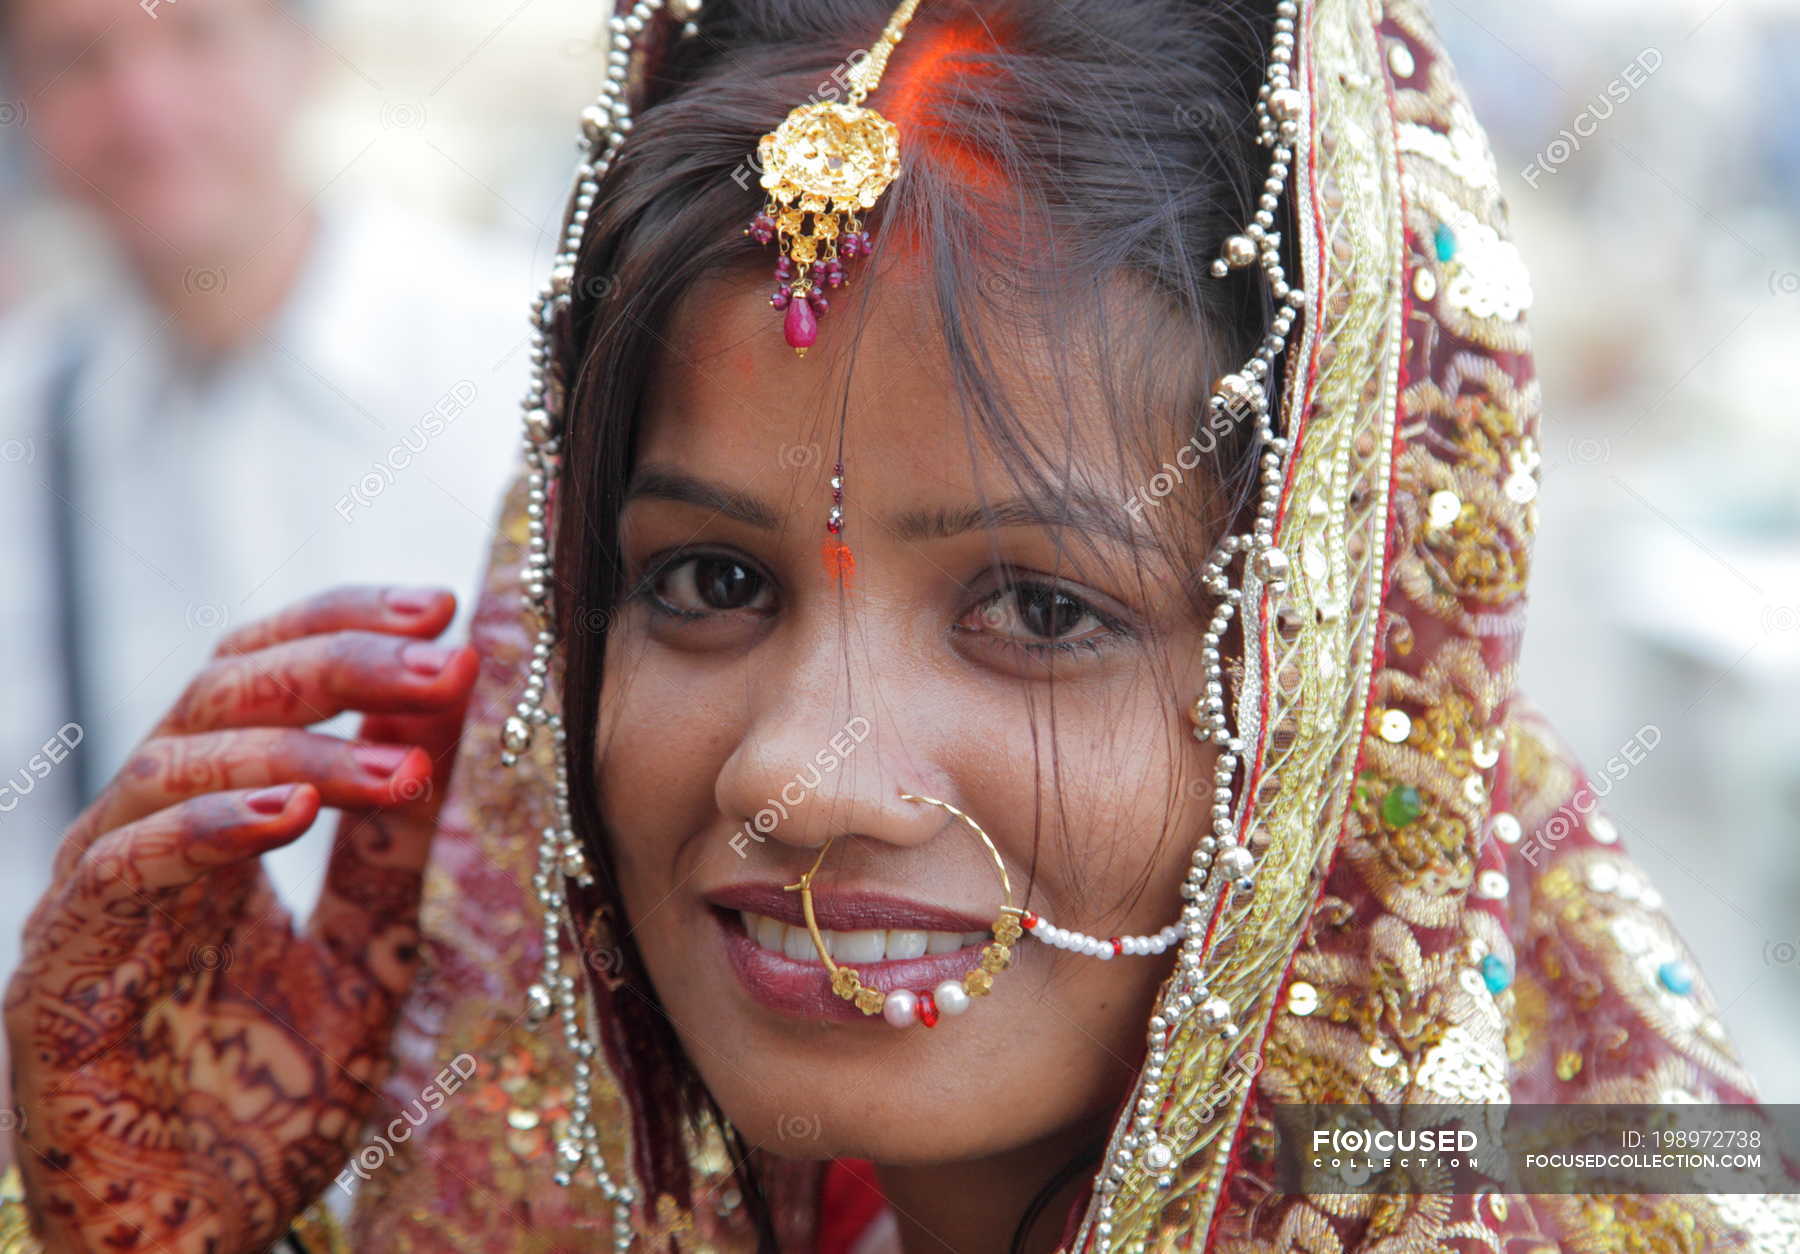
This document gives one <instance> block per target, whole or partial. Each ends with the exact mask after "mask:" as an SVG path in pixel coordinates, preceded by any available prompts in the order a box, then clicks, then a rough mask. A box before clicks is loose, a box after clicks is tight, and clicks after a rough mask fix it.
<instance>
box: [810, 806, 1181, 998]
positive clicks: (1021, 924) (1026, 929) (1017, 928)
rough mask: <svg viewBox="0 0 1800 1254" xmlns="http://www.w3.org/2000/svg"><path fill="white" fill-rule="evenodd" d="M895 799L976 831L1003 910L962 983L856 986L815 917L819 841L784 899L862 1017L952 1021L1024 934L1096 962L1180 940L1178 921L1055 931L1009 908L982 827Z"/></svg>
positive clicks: (835, 986) (955, 813) (1004, 882)
mask: <svg viewBox="0 0 1800 1254" xmlns="http://www.w3.org/2000/svg"><path fill="white" fill-rule="evenodd" d="M900 799H901V800H902V801H916V802H918V803H919V804H920V805H928V806H936V807H937V808H938V809H940V810H943V811H944V812H946V813H947V814H949V815H950V816H951V817H953V818H955V819H957V820H958V821H959V822H961V823H962V824H963V825H964V826H965V827H967V828H968V829H969V830H970V831H972V832H974V833H975V835H976V837H977V838H979V839H980V841H981V843H982V845H983V846H985V847H986V849H987V851H988V856H989V857H991V858H993V860H994V869H995V870H997V871H999V872H1000V893H1001V896H1002V898H1003V904H1002V905H1001V907H1000V914H999V917H998V918H996V919H995V920H994V924H993V927H992V928H991V929H990V930H991V931H992V933H993V937H994V939H993V941H992V942H991V943H989V944H988V945H986V946H984V947H983V949H982V951H981V958H980V960H979V961H978V963H977V964H976V965H975V966H974V967H971V968H970V969H969V970H968V971H967V972H965V973H964V974H963V977H962V979H960V980H944V981H943V982H942V983H940V984H939V985H938V986H937V987H936V988H933V989H904V988H902V989H895V990H894V991H893V992H891V993H884V992H882V991H881V990H880V989H878V988H870V987H869V986H868V985H867V984H865V983H863V979H862V975H861V973H860V972H858V971H857V970H856V969H855V968H853V967H845V966H839V965H838V964H837V962H835V961H834V960H833V959H832V956H831V947H830V946H829V945H828V944H827V943H826V941H825V935H824V933H823V932H822V931H821V930H820V929H819V920H818V916H817V914H816V913H815V912H814V909H813V888H812V885H813V879H814V878H815V877H816V876H817V875H818V873H819V868H820V867H821V866H823V865H824V863H825V855H826V854H827V853H829V852H831V846H832V845H833V844H834V843H835V842H836V839H837V838H836V837H835V836H834V837H833V838H832V839H831V840H828V841H826V842H825V843H824V845H822V846H821V847H820V848H819V856H818V857H816V858H814V859H813V864H812V865H811V866H810V867H808V868H807V869H806V872H805V874H803V875H801V877H800V878H799V879H798V880H796V881H795V882H794V883H792V884H789V885H787V886H786V888H787V891H788V892H790V893H794V892H797V893H799V894H800V913H801V916H802V917H803V918H804V919H805V920H806V932H807V935H809V936H811V937H812V943H813V948H814V949H816V950H817V951H818V954H819V961H820V962H822V963H824V964H825V970H826V973H827V974H828V975H829V976H830V977H831V991H832V992H834V993H836V994H837V995H838V996H839V997H842V998H843V999H844V1000H845V1001H847V1002H849V1003H850V1004H851V1005H853V1006H855V1007H856V1008H857V1009H858V1010H860V1011H862V1012H863V1013H864V1014H866V1015H875V1014H879V1015H880V1016H881V1017H882V1018H884V1019H886V1020H887V1021H888V1022H889V1023H891V1024H893V1025H894V1026H895V1027H897V1028H909V1027H911V1026H912V1025H913V1024H915V1023H923V1024H924V1025H925V1026H926V1027H928V1028H935V1027H936V1026H937V1025H938V1019H939V1017H940V1016H942V1015H959V1014H961V1013H962V1012H963V1011H965V1010H967V1009H968V1008H969V1006H970V1003H971V1000H972V999H973V998H976V997H985V996H987V994H988V993H989V992H990V991H991V990H992V989H993V987H994V977H995V976H996V975H998V974H999V973H1000V972H1002V971H1004V970H1006V968H1007V967H1009V966H1011V965H1012V958H1013V946H1014V945H1016V944H1017V943H1018V941H1019V939H1020V937H1022V936H1023V935H1025V934H1026V933H1030V934H1031V935H1032V936H1035V937H1037V938H1038V939H1039V940H1040V941H1043V942H1044V943H1045V944H1048V945H1052V946H1054V947H1056V948H1058V949H1066V950H1069V951H1070V952H1072V953H1077V954H1083V955H1086V956H1087V957H1090V958H1100V959H1108V958H1113V957H1117V956H1119V955H1122V954H1160V953H1162V952H1163V950H1165V949H1167V948H1168V947H1169V946H1170V945H1172V944H1174V943H1175V942H1176V941H1177V940H1179V939H1180V938H1181V937H1182V935H1183V934H1184V932H1183V929H1182V926H1181V925H1180V924H1179V923H1175V924H1171V925H1170V926H1168V927H1165V928H1164V929H1163V930H1162V931H1160V932H1158V933H1156V934H1155V935H1153V936H1113V937H1109V938H1107V939H1105V940H1100V939H1098V938H1096V937H1092V936H1088V935H1086V934H1084V933H1081V932H1075V931H1070V930H1068V929H1066V928H1059V927H1055V926H1053V925H1051V924H1050V923H1049V922H1047V921H1046V920H1045V919H1043V918H1041V917H1040V916H1038V915H1037V914H1034V913H1033V912H1032V911H1030V910H1021V909H1019V908H1018V907H1017V906H1015V905H1013V891H1012V877H1011V876H1009V875H1007V873H1006V862H1005V860H1004V859H1002V858H1001V857H1000V850H999V848H998V847H997V846H995V844H994V841H993V838H992V837H990V836H989V835H988V834H987V833H986V832H985V831H983V830H982V827H981V824H979V823H977V822H976V821H975V820H974V819H972V818H970V817H969V816H968V815H967V814H964V813H963V812H962V811H961V810H959V809H957V808H956V807H955V806H953V805H951V804H950V803H949V802H948V801H939V800H938V799H937V798H935V797H921V796H918V795H916V794H914V793H909V792H903V793H901V794H900Z"/></svg>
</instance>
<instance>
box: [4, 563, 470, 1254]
mask: <svg viewBox="0 0 1800 1254" xmlns="http://www.w3.org/2000/svg"><path fill="white" fill-rule="evenodd" d="M454 612H455V598H454V597H452V596H451V595H450V593H448V592H444V591H437V590H413V589H395V588H387V589H383V588H343V589H338V590H336V591H333V592H329V593H326V594H324V595H323V596H320V597H318V598H316V599H314V600H311V601H307V602H305V603H303V604H301V605H298V606H295V607H293V608H292V609H290V610H287V611H284V612H283V613H280V614H278V615H276V616H275V617H273V618H270V619H267V620H265V621H262V622H259V623H254V624H251V625H250V626H248V627H245V628H243V629H242V630H240V631H237V632H235V633H233V634H232V635H230V636H228V637H227V638H226V639H225V640H224V641H223V642H222V643H221V644H220V645H219V648H218V650H217V652H216V653H215V654H214V657H213V660H212V661H211V662H210V663H209V665H208V666H207V668H206V669H205V670H204V671H202V672H201V673H200V674H199V675H198V676H196V677H195V678H194V681H193V682H192V683H191V684H189V685H188V688H187V691H186V692H185V693H184V694H183V696H182V697H181V699H180V700H179V701H178V702H176V704H175V707H174V708H173V709H172V710H170V711H169V713H168V716H167V717H165V718H164V719H163V720H162V722H161V723H160V724H159V725H158V726H157V727H156V728H155V730H154V731H153V732H152V733H151V734H150V736H149V738H148V739H146V740H145V741H144V743H143V744H142V745H141V746H140V747H139V748H138V750H137V752H136V754H135V755H134V756H133V757H132V759H131V760H130V761H129V762H128V763H127V764H126V766H125V768H124V769H123V770H122V771H120V772H119V775H118V777H117V778H115V779H114V780H113V781H112V782H111V783H110V784H109V785H108V786H107V788H106V790H105V791H104V792H103V793H102V794H101V795H100V797H99V798H98V799H97V800H96V801H95V802H94V804H93V805H91V806H90V807H88V809H87V810H86V811H85V812H83V814H82V815H81V816H80V818H78V819H77V820H76V821H75V823H74V825H73V826H72V827H71V828H70V829H69V831H68V834H67V835H66V837H65V838H64V841H63V845H62V848H61V850H60V852H59V853H58V855H57V859H56V868H55V875H54V880H53V882H52V884H51V887H50V890H49V892H48V893H46V894H45V896H44V899H43V900H42V901H41V902H40V903H39V904H38V906H37V908H36V909H35V910H34V911H33V912H32V915H31V918H30V921H29V922H28V923H27V924H26V928H25V956H24V960H23V962H22V963H21V965H20V967H19V970H18V971H17V973H16V974H15V975H14V976H13V979H12V983H11V985H10V986H9V987H8V989H7V994H6V1030H7V1035H8V1038H9V1041H10V1045H11V1052H12V1061H13V1068H14V1082H15V1086H16V1091H15V1099H16V1101H17V1102H18V1104H19V1106H20V1107H21V1109H22V1114H23V1119H22V1122H21V1125H20V1132H19V1138H18V1140H19V1145H18V1158H19V1167H20V1170H21V1171H22V1172H23V1174H24V1178H25V1182H26V1187H27V1193H28V1195H29V1197H30V1200H31V1205H32V1211H33V1214H34V1216H35V1217H36V1220H37V1224H38V1227H39V1228H40V1230H41V1234H42V1235H43V1236H44V1237H45V1239H46V1240H47V1241H48V1242H49V1246H50V1248H51V1249H53V1250H68V1251H73V1250H122V1249H137V1250H153V1249H154V1250H168V1251H183V1252H185V1251H190V1250H191V1251H201V1250H208V1251H218V1252H219V1254H227V1252H230V1251H240V1250H262V1249H265V1248H266V1247H267V1246H268V1245H269V1244H270V1242H272V1241H274V1240H275V1239H276V1238H278V1237H279V1236H280V1235H281V1234H282V1233H283V1232H284V1231H285V1230H286V1228H287V1225H288V1223H289V1221H290V1220H291V1219H292V1217H293V1216H294V1215H295V1214H296V1213H298V1212H299V1211H300V1210H301V1209H302V1208H303V1207H304V1206H305V1205H307V1204H308V1203H309V1202H310V1201H311V1200H312V1199H313V1198H314V1197H316V1196H317V1195H318V1194H319V1193H320V1191H321V1190H323V1189H324V1188H325V1186H326V1185H327V1183H328V1182H329V1181H330V1180H331V1179H332V1177H333V1175H334V1173H336V1172H337V1171H338V1169H339V1168H340V1167H341V1166H342V1164H343V1162H344V1161H345V1159H346V1158H347V1157H348V1156H349V1155H350V1154H351V1153H352V1152H353V1151H354V1149H355V1148H356V1145H357V1140H358V1138H359V1136H360V1135H361V1132H362V1126H363V1121H364V1118H365V1116H366V1115H367V1114H368V1112H369V1110H370V1107H371V1106H372V1105H373V1103H374V1101H375V1097H376V1087H377V1086H378V1085H379V1083H380V1081H381V1078H382V1075H383V1074H384V1071H385V1068H386V1058H387V1047H388V1039H389V1034H390V1031H391V1029H392V1026H393V1022H394V1018H395V1013H396V1011H397V1009H398V1007H399V1004H400V1000H401V997H402V995H403V994H404V993H405V991H406V989H407V986H408V984H409V982H410V980H411V978H412V972H413V967H414V963H415V959H416V946H417V943H418V936H419V931H418V907H419V886H420V881H421V876H422V872H423V870H424V867H425V860H426V855H427V853H428V851H429V848H430V844H431V836H432V831H433V829H434V827H435V825H436V822H437V814H438V808H439V806H440V805H441V804H442V801H443V795H444V792H445V787H446V785H447V783H448V780H449V772H450V768H451V766H452V764H453V760H454V758H455V753H456V744H457V739H458V736H459V735H460V732H461V728H462V720H463V714H464V711H465V709H466V708H467V705H468V699H469V693H470V691H471V689H472V688H473V686H474V682H475V675H476V670H477V660H476V655H475V652H474V650H473V649H470V648H467V647H463V648H447V647H443V646H440V645H437V644H434V643H430V641H431V640H432V638H434V637H435V636H437V634H438V633H439V632H441V631H443V629H444V628H445V626H446V625H448V623H449V622H450V620H451V618H452V616H453V615H454ZM345 710H357V711H361V712H363V713H364V714H365V715H366V717H365V718H364V719H363V722H362V726H361V732H360V736H359V738H358V739H356V740H343V739H340V738H338V737H335V736H326V735H321V734H319V733H316V732H309V731H307V730H305V728H306V727H307V725H309V724H312V723H317V722H319V721H321V720H323V719H326V718H329V717H331V716H333V715H335V714H338V713H340V712H342V711H345ZM321 806H332V807H336V808H338V809H340V810H342V811H343V819H342V821H341V822H340V823H339V825H338V829H337V836H336V842H335V844H334V846H333V848H332V851H331V858H330V865H329V867H328V869H327V870H326V872H325V882H324V887H323V890H322V892H321V895H320V899H319V905H318V908H317V910H316V911H315V912H314V914H313V916H312V919H311V921H310V922H309V923H308V924H307V925H306V927H305V928H304V929H303V930H299V931H296V930H295V928H294V926H293V921H292V919H291V918H290V917H289V914H288V912H287V910H286V909H285V908H284V907H283V906H282V905H281V903H280V901H279V900H278V899H277V898H276V896H275V894H274V892H273V891H272V890H271V888H270V886H269V882H268V879H267V877H266V876H265V874H264V873H263V869H262V863H261V855H263V854H264V853H267V852H268V851H269V850H271V849H275V848H278V847H280V846H282V845H285V844H288V843H289V842H290V841H292V840H294V839H295V838H296V837H298V836H300V835H301V833H303V832H305V831H306V830H307V829H308V828H309V827H310V826H311V825H312V822H313V819H314V818H315V817H316V816H317V815H318V812H319V809H320V807H321Z"/></svg>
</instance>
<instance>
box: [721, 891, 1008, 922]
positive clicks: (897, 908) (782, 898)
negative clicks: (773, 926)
mask: <svg viewBox="0 0 1800 1254" xmlns="http://www.w3.org/2000/svg"><path fill="white" fill-rule="evenodd" d="M705 900H706V901H707V903H708V904H710V905H714V906H717V907H719V908H720V909H721V910H748V911H749V912H750V913H751V914H761V915H767V916H768V917H769V918H771V919H780V920H781V921H782V922H783V923H788V924H792V925H793V926H794V927H805V926H806V916H805V914H804V913H803V912H802V911H801V909H800V894H799V893H797V892H794V893H790V892H788V891H787V889H786V888H784V887H782V886H781V885H780V884H734V885H732V886H731V887H730V888H721V889H718V890H717V891H715V892H710V893H707V894H706V897H705ZM998 913H999V911H998V909H996V910H995V912H994V914H988V915H979V914H965V913H962V912H960V911H956V910H946V909H944V908H943V907H942V906H930V905H924V904H922V903H920V902H916V901H907V900H906V899H905V898H903V897H890V896H888V895H887V894H885V893H874V892H857V891H845V890H841V889H840V890H837V891H832V890H830V889H814V890H813V915H814V917H815V918H817V919H818V921H819V927H820V928H821V929H823V930H825V931H828V932H860V931H874V930H875V929H877V928H913V929H916V930H917V931H921V932H985V931H987V930H988V929H989V928H991V927H993V926H994V918H995V915H997V914H998Z"/></svg>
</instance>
